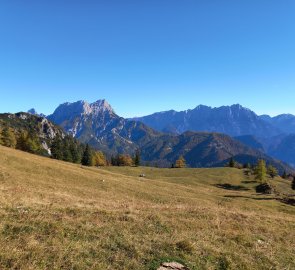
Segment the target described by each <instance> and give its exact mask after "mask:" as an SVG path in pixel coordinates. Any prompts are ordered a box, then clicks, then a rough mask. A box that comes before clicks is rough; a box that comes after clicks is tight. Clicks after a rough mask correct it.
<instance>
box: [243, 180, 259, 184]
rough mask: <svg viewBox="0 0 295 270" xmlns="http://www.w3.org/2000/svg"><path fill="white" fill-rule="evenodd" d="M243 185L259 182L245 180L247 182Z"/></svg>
mask: <svg viewBox="0 0 295 270" xmlns="http://www.w3.org/2000/svg"><path fill="white" fill-rule="evenodd" d="M242 183H243V184H256V183H257V181H255V180H245V181H242Z"/></svg>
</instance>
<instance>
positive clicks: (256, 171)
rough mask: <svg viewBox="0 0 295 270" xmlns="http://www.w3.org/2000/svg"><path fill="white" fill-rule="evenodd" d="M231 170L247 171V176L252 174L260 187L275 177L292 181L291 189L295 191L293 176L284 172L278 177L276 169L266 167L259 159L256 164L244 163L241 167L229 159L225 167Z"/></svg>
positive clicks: (263, 161)
mask: <svg viewBox="0 0 295 270" xmlns="http://www.w3.org/2000/svg"><path fill="white" fill-rule="evenodd" d="M226 166H228V167H231V168H238V169H247V171H246V172H247V174H250V173H252V174H253V175H254V176H255V179H256V180H257V181H259V183H260V184H261V185H268V184H269V181H268V179H269V178H271V179H274V178H275V177H277V176H280V177H281V178H283V179H289V180H290V179H292V184H291V187H292V189H293V190H295V176H294V175H291V174H287V172H286V171H284V172H283V174H282V175H279V172H278V169H277V168H275V167H274V166H273V165H271V164H269V165H268V166H267V164H266V162H265V160H263V159H261V160H258V162H257V164H255V165H251V164H250V163H246V164H244V165H241V164H239V163H237V162H236V161H235V160H234V159H233V158H231V159H230V160H229V162H228V164H227V165H226Z"/></svg>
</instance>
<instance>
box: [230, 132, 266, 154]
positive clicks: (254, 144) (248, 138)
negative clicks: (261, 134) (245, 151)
mask: <svg viewBox="0 0 295 270" xmlns="http://www.w3.org/2000/svg"><path fill="white" fill-rule="evenodd" d="M234 139H236V140H238V141H240V142H241V143H243V144H245V145H247V146H249V147H251V148H254V149H256V150H259V151H261V152H264V151H265V149H264V146H263V144H262V143H261V142H260V141H259V140H258V139H257V138H255V137H254V136H252V135H244V136H238V137H234Z"/></svg>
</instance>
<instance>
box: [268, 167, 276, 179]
mask: <svg viewBox="0 0 295 270" xmlns="http://www.w3.org/2000/svg"><path fill="white" fill-rule="evenodd" d="M267 174H269V175H270V177H271V178H275V177H276V176H277V175H278V170H277V169H276V168H275V167H274V166H272V165H269V166H268V167H267Z"/></svg>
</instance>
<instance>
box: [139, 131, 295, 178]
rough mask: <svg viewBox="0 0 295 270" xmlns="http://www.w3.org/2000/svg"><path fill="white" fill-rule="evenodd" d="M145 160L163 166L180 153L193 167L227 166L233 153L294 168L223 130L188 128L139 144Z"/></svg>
mask: <svg viewBox="0 0 295 270" xmlns="http://www.w3.org/2000/svg"><path fill="white" fill-rule="evenodd" d="M140 149H141V153H142V156H143V158H144V159H145V160H147V161H150V162H151V163H152V164H154V165H158V166H160V167H170V166H171V163H174V162H175V161H176V160H177V159H178V158H179V156H184V158H185V159H186V162H187V165H188V166H189V167H192V168H202V167H218V166H219V167H220V166H222V167H223V166H224V165H225V164H226V163H228V161H229V160H230V159H231V158H232V157H233V158H234V159H235V160H236V161H237V162H239V163H241V164H245V163H250V164H256V163H257V161H258V160H259V159H264V160H265V161H266V162H267V163H268V164H272V165H273V166H275V167H276V168H277V169H278V170H279V172H280V173H283V172H284V171H287V172H290V173H291V172H293V171H294V170H293V168H291V167H290V166H288V165H287V164H285V163H283V162H281V161H279V160H276V159H274V158H271V157H270V156H267V155H266V154H264V153H263V152H261V151H259V150H256V149H254V148H251V147H249V146H247V145H246V144H243V143H242V142H240V141H238V140H235V139H233V138H231V137H230V136H227V135H224V134H220V133H206V132H185V133H183V134H181V135H178V136H174V135H162V136H159V137H156V138H155V139H153V140H151V141H149V142H147V143H146V144H145V145H144V146H143V147H141V148H140Z"/></svg>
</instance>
